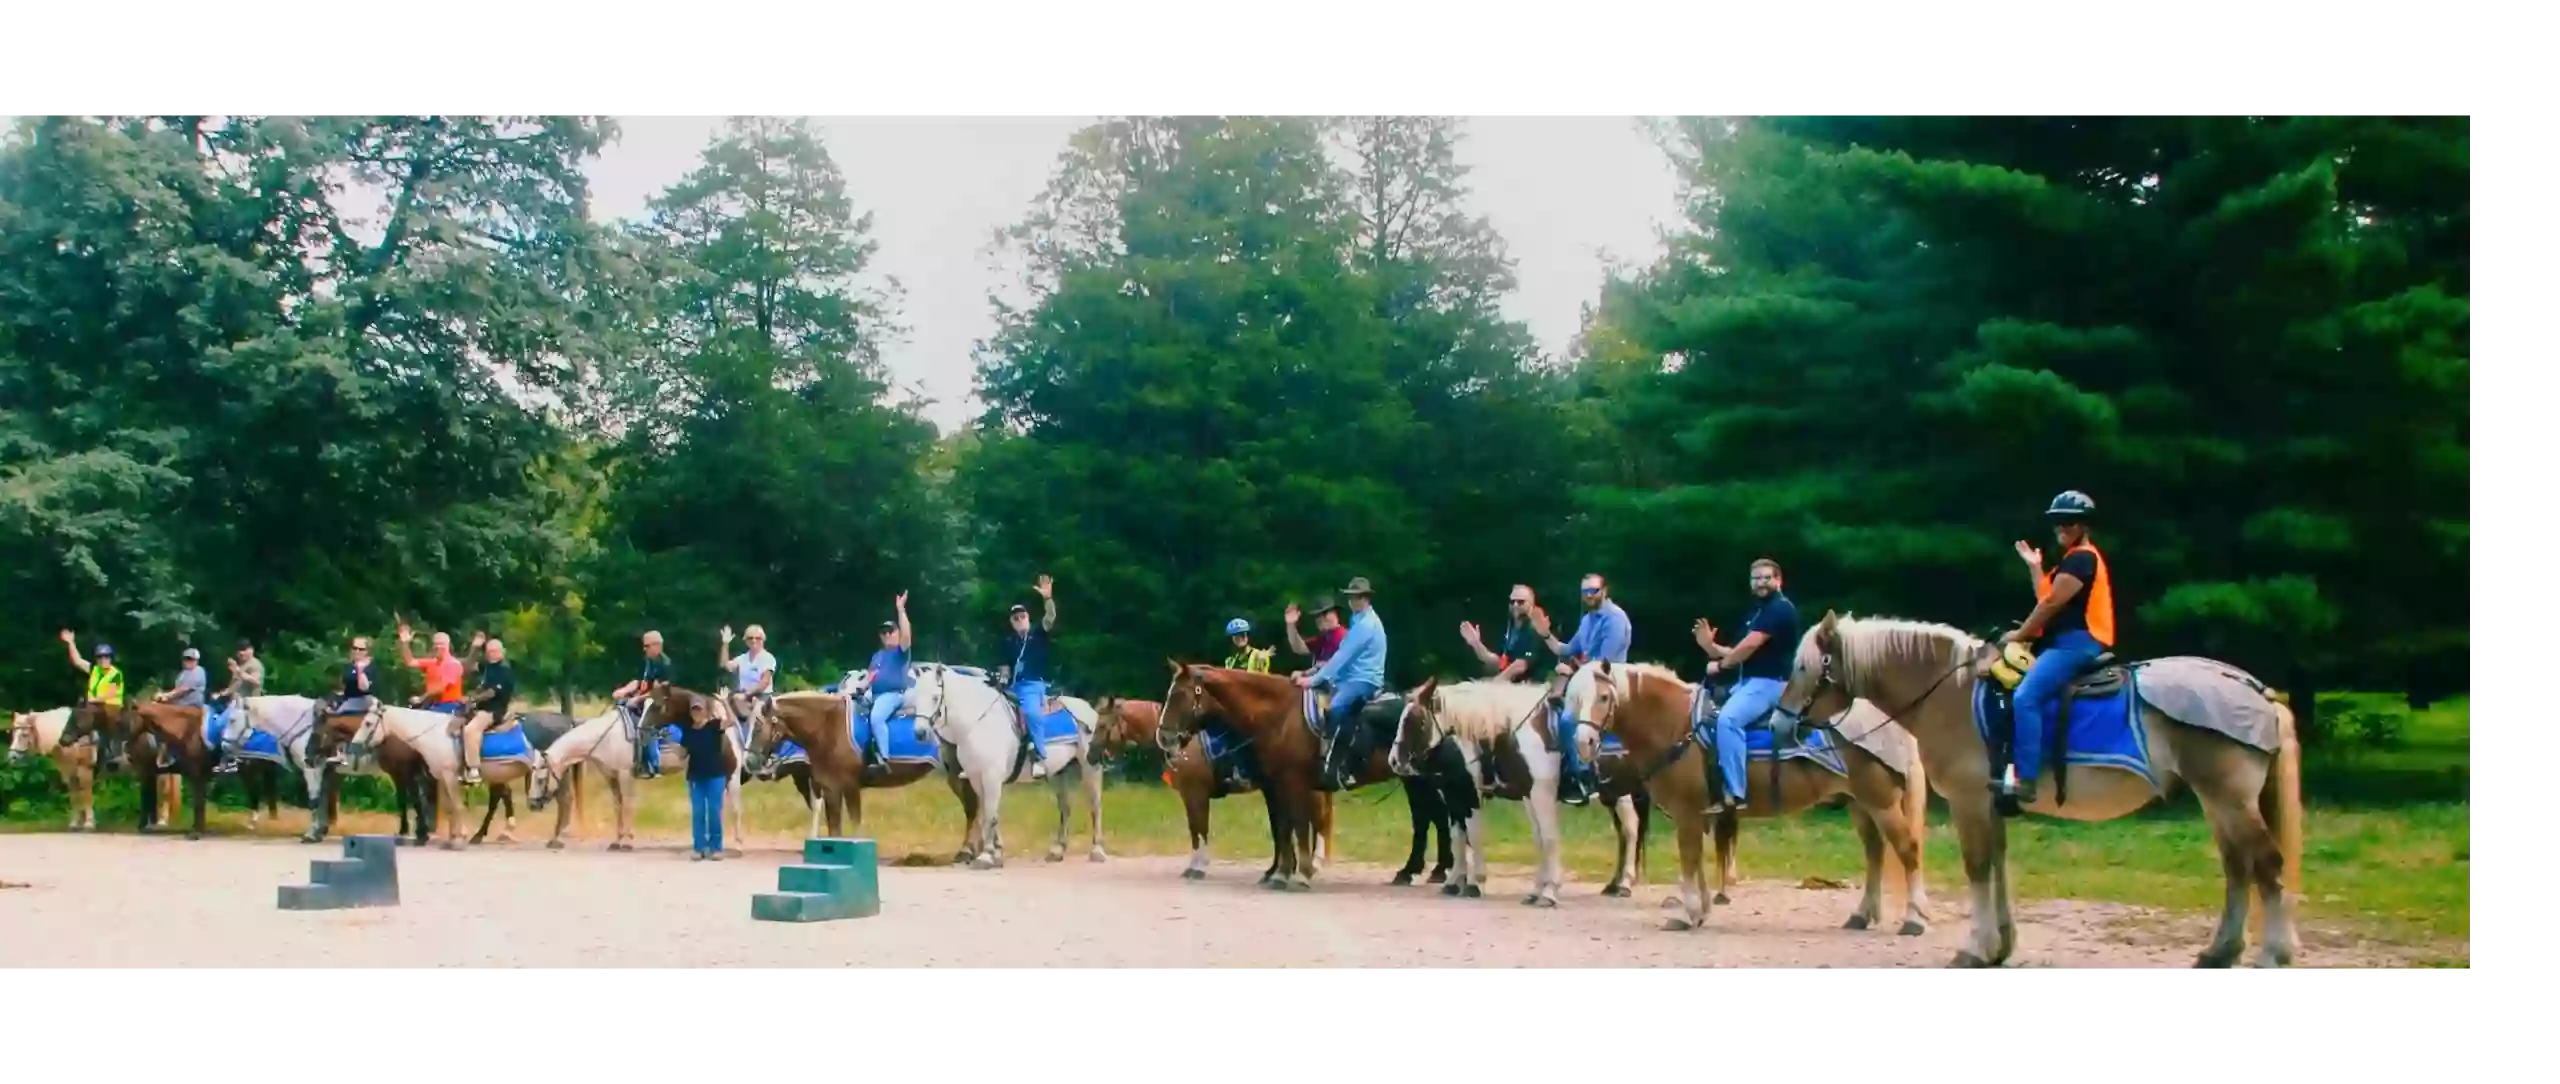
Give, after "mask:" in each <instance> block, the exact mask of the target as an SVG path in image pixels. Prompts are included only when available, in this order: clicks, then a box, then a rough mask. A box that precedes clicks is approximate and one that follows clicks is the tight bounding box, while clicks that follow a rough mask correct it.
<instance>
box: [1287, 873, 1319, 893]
mask: <svg viewBox="0 0 2560 1084" xmlns="http://www.w3.org/2000/svg"><path fill="white" fill-rule="evenodd" d="M1315 890H1316V883H1315V882H1314V881H1310V880H1308V879H1306V878H1304V877H1294V878H1291V879H1290V881H1289V891H1291V892H1313V891H1315Z"/></svg>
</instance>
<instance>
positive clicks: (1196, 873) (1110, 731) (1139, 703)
mask: <svg viewBox="0 0 2560 1084" xmlns="http://www.w3.org/2000/svg"><path fill="white" fill-rule="evenodd" d="M1093 710H1094V714H1095V715H1096V716H1097V717H1099V719H1100V720H1101V721H1100V722H1099V723H1098V724H1097V725H1096V726H1095V727H1094V730H1093V749H1094V753H1095V754H1096V755H1097V756H1103V757H1110V756H1113V755H1116V754H1117V753H1119V752H1120V751H1121V750H1124V749H1134V748H1142V747H1145V746H1156V745H1158V743H1157V733H1158V731H1157V727H1158V725H1159V724H1160V723H1162V721H1163V718H1164V705H1163V704H1160V703H1158V702H1156V701H1153V700H1122V699H1119V698H1118V697H1104V698H1102V700H1100V701H1099V702H1097V703H1095V704H1094V708H1093ZM1203 740H1204V739H1202V738H1200V737H1199V736H1197V735H1194V736H1193V737H1192V738H1190V739H1189V740H1187V741H1184V742H1183V743H1182V744H1181V746H1180V747H1178V748H1176V749H1174V750H1173V751H1172V752H1170V753H1166V754H1165V765H1164V782H1165V785H1166V786H1169V787H1172V788H1173V791H1174V793H1176V794H1179V795H1181V796H1182V813H1183V817H1184V819H1185V820H1187V821H1189V822H1190V827H1191V862H1190V864H1188V865H1186V866H1184V867H1183V868H1182V877H1183V879H1184V880H1186V881H1197V880H1201V879H1203V878H1205V877H1207V876H1208V875H1209V803H1210V802H1211V801H1214V800H1216V799H1218V798H1222V797H1225V796H1226V795H1229V794H1242V793H1245V792H1247V791H1259V790H1262V784H1260V783H1256V782H1254V781H1253V780H1251V779H1241V780H1229V781H1228V782H1227V784H1226V788H1225V789H1224V790H1220V789H1219V786H1218V779H1217V766H1216V765H1214V764H1212V763H1211V762H1210V758H1209V750H1208V748H1207V747H1206V746H1205V745H1203V744H1202V742H1203ZM1158 748H1159V749H1161V748H1162V747H1161V746H1158ZM1263 805H1264V808H1265V813H1266V814H1269V812H1270V805H1271V795H1270V792H1269V791H1263ZM1269 821H1270V824H1271V865H1270V866H1269V867H1267V868H1265V869H1264V870H1263V871H1262V879H1261V881H1260V883H1261V884H1265V885H1268V884H1270V883H1271V882H1272V879H1273V878H1275V877H1277V876H1279V873H1280V849H1281V847H1282V846H1284V844H1283V842H1282V840H1281V838H1280V827H1279V826H1280V818H1279V817H1278V816H1269ZM1441 848H1442V849H1443V850H1446V849H1448V840H1447V837H1445V836H1444V837H1442V840H1441ZM1332 858H1333V795H1331V794H1327V793H1324V792H1323V791H1318V792H1316V857H1315V860H1316V864H1317V865H1318V866H1319V867H1321V866H1322V865H1323V864H1324V863H1325V862H1328V861H1331V860H1332ZM1421 868H1422V851H1421V846H1420V843H1419V842H1417V843H1416V844H1415V850H1414V852H1413V855H1412V857H1411V858H1409V859H1408V860H1407V861H1406V863H1405V869H1404V870H1403V871H1401V872H1400V874H1399V876H1400V877H1401V878H1402V879H1403V880H1405V881H1407V882H1410V881H1411V880H1412V879H1413V874H1414V873H1416V872H1419V871H1420V870H1421ZM1448 868H1449V867H1448V866H1446V865H1443V866H1442V867H1441V868H1440V869H1439V870H1437V871H1435V872H1434V876H1433V878H1432V879H1433V880H1439V879H1440V878H1441V877H1442V876H1445V875H1446V874H1447V872H1448Z"/></svg>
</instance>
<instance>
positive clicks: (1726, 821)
mask: <svg viewBox="0 0 2560 1084" xmlns="http://www.w3.org/2000/svg"><path fill="white" fill-rule="evenodd" d="M1715 827H1716V897H1715V899H1716V902H1717V903H1720V904H1724V903H1732V902H1733V897H1732V896H1731V895H1729V894H1728V893H1729V891H1730V890H1731V889H1732V887H1733V883H1734V882H1735V881H1738V880H1741V871H1739V870H1737V869H1735V868H1734V858H1733V851H1734V842H1735V840H1736V839H1737V838H1738V837H1739V836H1741V834H1742V814H1740V813H1737V812H1735V811H1734V810H1732V809H1730V808H1728V809H1726V810H1725V811H1724V812H1722V813H1718V814H1716V822H1715Z"/></svg>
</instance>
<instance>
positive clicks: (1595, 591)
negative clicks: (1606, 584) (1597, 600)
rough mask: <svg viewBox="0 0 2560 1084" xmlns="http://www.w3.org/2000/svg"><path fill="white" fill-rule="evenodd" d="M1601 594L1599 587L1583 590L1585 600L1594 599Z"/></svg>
mask: <svg viewBox="0 0 2560 1084" xmlns="http://www.w3.org/2000/svg"><path fill="white" fill-rule="evenodd" d="M1599 594H1600V589H1599V588H1597V587H1585V588H1583V589H1582V597H1584V598H1593V597H1596V596H1598V595H1599Z"/></svg>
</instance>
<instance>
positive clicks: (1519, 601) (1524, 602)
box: [1511, 598, 1529, 606]
mask: <svg viewBox="0 0 2560 1084" xmlns="http://www.w3.org/2000/svg"><path fill="white" fill-rule="evenodd" d="M1511 604H1512V605H1514V606H1526V605H1528V604H1529V600H1528V599H1525V598H1515V599H1512V600H1511Z"/></svg>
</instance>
